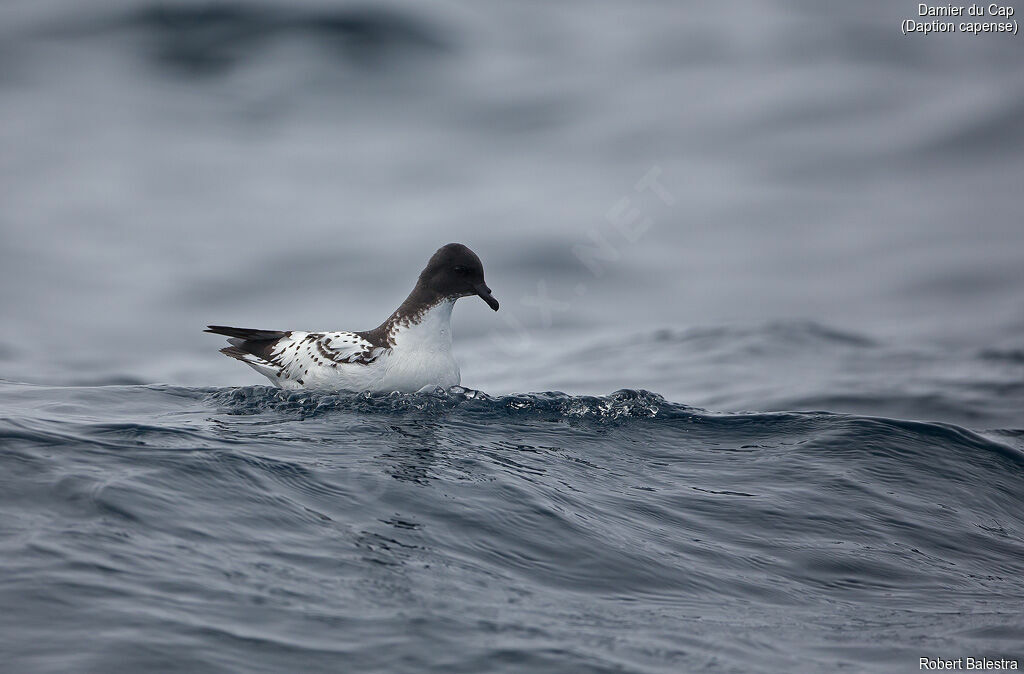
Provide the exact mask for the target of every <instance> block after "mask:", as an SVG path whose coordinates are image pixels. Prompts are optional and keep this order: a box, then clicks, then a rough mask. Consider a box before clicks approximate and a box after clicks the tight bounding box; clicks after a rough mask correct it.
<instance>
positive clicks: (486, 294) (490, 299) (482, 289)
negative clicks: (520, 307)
mask: <svg viewBox="0 0 1024 674" xmlns="http://www.w3.org/2000/svg"><path fill="white" fill-rule="evenodd" d="M473 289H474V290H475V291H476V294H477V295H479V296H480V299H482V300H483V301H484V302H487V306H489V307H490V308H492V309H494V310H495V311H497V310H498V300H496V299H494V296H493V295H491V289H490V288H488V287H487V286H486V285H484V284H483V283H481V284H480V285H477V286H473Z"/></svg>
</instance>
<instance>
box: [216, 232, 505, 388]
mask: <svg viewBox="0 0 1024 674" xmlns="http://www.w3.org/2000/svg"><path fill="white" fill-rule="evenodd" d="M469 295H478V296H480V297H481V298H482V299H483V300H484V301H485V302H487V304H488V305H489V306H490V307H491V308H492V309H494V310H495V311H497V310H498V301H497V300H496V299H494V297H493V296H492V295H491V289H490V288H488V287H487V284H486V283H484V268H483V264H481V262H480V258H479V257H477V256H476V254H475V253H474V252H473V251H471V250H470V249H469V248H467V247H466V246H463V245H462V244H459V243H450V244H448V245H446V246H442V247H441V248H439V249H438V251H437V252H436V253H434V255H433V257H431V258H430V261H429V262H428V263H427V266H426V267H425V268H424V269H423V271H422V272H421V273H420V275H419V278H418V279H417V281H416V286H415V287H414V288H413V289H412V292H411V293H409V296H408V297H407V298H406V299H405V301H404V302H402V304H401V306H399V307H398V309H396V310H395V312H394V313H392V314H391V315H390V316H389V317H388V318H387V320H385V321H384V322H383V323H381V324H380V325H379V326H378V327H376V328H374V329H373V330H368V331H365V332H302V331H296V330H289V331H277V330H252V329H248V328H232V327H228V326H224V325H210V326H208V327H207V329H206V332H212V333H215V334H218V335H225V336H227V337H228V342H229V343H230V344H231V346H228V347H225V348H223V349H221V353H223V354H224V355H226V356H230V357H232V358H236V359H238V360H240V361H242V362H243V363H245V364H246V365H249V366H250V367H251V368H253V369H254V370H256V371H257V372H259V373H260V374H262V375H264V376H265V377H267V378H268V379H270V381H272V382H273V383H274V384H275V385H276V386H279V387H281V388H288V389H299V388H313V389H345V390H351V391H404V392H413V391H419V390H421V389H423V388H427V387H432V386H444V387H448V386H455V385H457V384H459V383H460V381H461V376H460V374H459V366H458V364H457V363H456V362H455V359H454V358H453V357H452V330H451V315H452V307H453V306H454V305H455V301H456V300H457V299H458V298H460V297H467V296H469Z"/></svg>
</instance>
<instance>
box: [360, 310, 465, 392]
mask: <svg viewBox="0 0 1024 674" xmlns="http://www.w3.org/2000/svg"><path fill="white" fill-rule="evenodd" d="M454 305H455V301H454V300H448V301H444V302H441V303H440V304H437V305H435V306H433V307H431V308H430V309H428V310H427V311H426V312H424V314H423V315H422V316H421V317H420V319H419V320H418V321H417V322H415V323H412V322H410V323H408V324H405V323H403V324H400V325H397V326H395V329H394V332H393V333H392V341H393V342H394V346H392V347H391V349H389V350H388V351H387V352H385V353H384V354H383V355H382V356H381V358H380V359H379V360H378V361H377V362H375V363H373V364H371V365H370V366H368V367H373V366H374V365H378V364H379V365H380V367H381V379H380V383H379V387H380V388H379V390H385V391H403V392H414V391H418V390H420V389H422V388H423V387H425V386H444V387H448V386H456V385H458V384H459V383H460V382H461V381H462V379H461V376H460V374H459V366H458V364H457V363H456V362H455V358H454V357H453V356H452V320H451V319H452V307H453V306H454Z"/></svg>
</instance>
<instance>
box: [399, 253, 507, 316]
mask: <svg viewBox="0 0 1024 674" xmlns="http://www.w3.org/2000/svg"><path fill="white" fill-rule="evenodd" d="M418 285H421V286H422V287H424V288H426V289H428V290H431V291H433V292H436V293H438V294H440V295H441V296H442V297H468V296H469V295H479V296H480V298H481V299H483V301H484V302H487V305H488V306H489V307H491V308H492V309H494V310H495V311H497V310H498V300H496V299H494V297H493V296H492V295H491V289H490V288H488V287H487V284H486V283H484V266H483V264H482V263H481V262H480V258H478V257H477V256H476V253H474V252H473V251H471V250H470V249H469V248H467V247H466V246H463V245H462V244H461V243H449V244H448V245H446V246H441V247H440V248H438V249H437V252H436V253H434V255H433V257H431V258H430V261H429V262H427V266H426V268H425V269H424V270H423V271H422V272H421V273H420V278H419V283H418Z"/></svg>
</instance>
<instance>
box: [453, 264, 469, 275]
mask: <svg viewBox="0 0 1024 674" xmlns="http://www.w3.org/2000/svg"><path fill="white" fill-rule="evenodd" d="M452 271H454V272H456V273H458V274H465V273H466V272H467V271H469V270H468V269H466V268H465V267H463V266H462V265H456V266H454V267H452Z"/></svg>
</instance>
